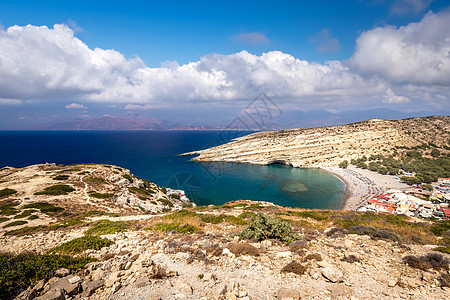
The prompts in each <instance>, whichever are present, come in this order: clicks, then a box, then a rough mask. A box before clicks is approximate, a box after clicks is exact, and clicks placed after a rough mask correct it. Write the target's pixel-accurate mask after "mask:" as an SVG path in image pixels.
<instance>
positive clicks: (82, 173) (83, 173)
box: [77, 171, 91, 175]
mask: <svg viewBox="0 0 450 300" xmlns="http://www.w3.org/2000/svg"><path fill="white" fill-rule="evenodd" d="M89 173H91V172H89V171H81V172H79V173H77V174H78V175H86V174H89Z"/></svg>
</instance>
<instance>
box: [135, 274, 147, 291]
mask: <svg viewBox="0 0 450 300" xmlns="http://www.w3.org/2000/svg"><path fill="white" fill-rule="evenodd" d="M149 284H150V280H149V279H148V277H147V276H144V277H141V278H138V279H136V282H135V283H134V286H135V287H136V288H141V287H144V286H146V285H149Z"/></svg>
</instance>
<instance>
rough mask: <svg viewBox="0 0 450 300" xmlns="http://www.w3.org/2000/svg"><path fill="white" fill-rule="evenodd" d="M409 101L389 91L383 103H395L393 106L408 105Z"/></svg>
mask: <svg viewBox="0 0 450 300" xmlns="http://www.w3.org/2000/svg"><path fill="white" fill-rule="evenodd" d="M409 101H410V100H409V98H407V97H404V96H397V95H395V94H394V92H393V91H392V90H391V89H388V90H387V91H386V94H385V95H384V99H383V103H393V104H399V103H407V102H409Z"/></svg>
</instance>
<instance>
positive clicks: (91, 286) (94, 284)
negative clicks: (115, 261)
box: [81, 279, 105, 297]
mask: <svg viewBox="0 0 450 300" xmlns="http://www.w3.org/2000/svg"><path fill="white" fill-rule="evenodd" d="M104 283H105V281H104V280H102V279H101V280H93V281H88V282H83V284H82V285H81V287H82V288H83V292H82V293H81V297H89V296H91V295H92V294H93V293H94V292H95V291H96V290H97V289H99V288H101V287H102V286H103V284H104Z"/></svg>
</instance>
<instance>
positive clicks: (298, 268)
mask: <svg viewBox="0 0 450 300" xmlns="http://www.w3.org/2000/svg"><path fill="white" fill-rule="evenodd" d="M305 272H306V267H305V266H303V265H301V264H300V263H298V262H296V261H293V262H290V263H288V264H287V265H285V266H284V267H283V268H282V269H281V273H294V274H298V275H302V274H303V273H305Z"/></svg>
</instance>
